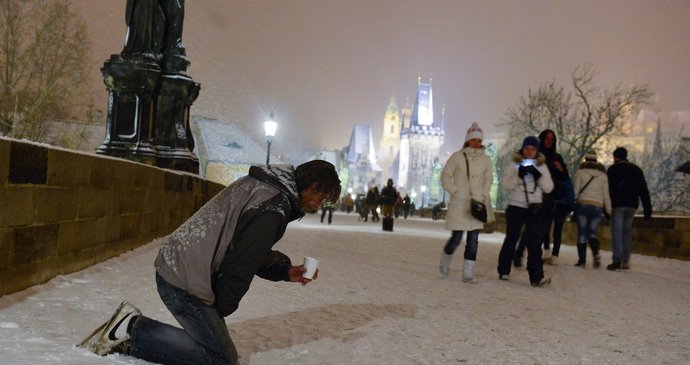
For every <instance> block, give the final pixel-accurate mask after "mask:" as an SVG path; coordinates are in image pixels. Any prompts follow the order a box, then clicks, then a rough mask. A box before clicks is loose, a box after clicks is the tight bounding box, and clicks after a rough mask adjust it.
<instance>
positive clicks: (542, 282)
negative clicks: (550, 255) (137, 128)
mask: <svg viewBox="0 0 690 365" xmlns="http://www.w3.org/2000/svg"><path fill="white" fill-rule="evenodd" d="M549 284H551V278H547V277H546V276H545V277H543V278H541V280H539V282H538V283H532V286H538V287H540V288H543V287H545V286H547V285H549Z"/></svg>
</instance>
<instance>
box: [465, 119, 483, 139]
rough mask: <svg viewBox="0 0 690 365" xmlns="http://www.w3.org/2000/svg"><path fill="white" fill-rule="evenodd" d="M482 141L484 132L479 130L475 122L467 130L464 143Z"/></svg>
mask: <svg viewBox="0 0 690 365" xmlns="http://www.w3.org/2000/svg"><path fill="white" fill-rule="evenodd" d="M474 138H477V139H484V132H483V131H482V129H481V128H479V125H478V124H477V122H474V123H472V126H471V127H470V128H469V129H467V135H466V136H465V142H467V141H469V140H470V139H474Z"/></svg>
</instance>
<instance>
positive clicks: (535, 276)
mask: <svg viewBox="0 0 690 365" xmlns="http://www.w3.org/2000/svg"><path fill="white" fill-rule="evenodd" d="M538 151H539V139H538V138H537V137H534V136H529V137H526V138H525V139H524V140H523V141H522V147H521V148H520V150H519V151H518V152H517V153H516V154H514V155H513V160H512V161H511V162H510V163H509V164H508V165H507V166H506V167H505V168H504V170H503V176H502V177H501V187H502V188H503V189H504V190H505V191H506V192H507V193H508V208H506V213H505V217H506V238H505V240H504V241H503V246H502V247H501V251H500V253H499V256H498V268H497V269H498V277H499V279H501V280H508V278H509V275H510V269H511V264H512V263H513V256H514V255H515V245H516V244H517V242H518V240H519V239H520V231H521V230H522V228H523V227H524V228H525V237H524V238H523V239H524V240H525V243H526V245H527V271H528V272H529V280H530V283H531V284H532V286H538V287H542V286H545V285H548V284H549V283H551V279H550V278H547V277H545V276H544V267H543V261H542V258H541V254H542V251H541V241H542V239H543V237H544V233H545V230H546V227H545V225H544V222H543V219H542V218H543V214H544V209H543V204H542V203H543V195H544V193H547V194H548V193H550V192H551V191H552V190H553V181H552V180H551V174H550V173H549V168H548V167H547V165H546V163H545V161H546V158H545V157H544V155H543V154H541V153H539V152H538Z"/></svg>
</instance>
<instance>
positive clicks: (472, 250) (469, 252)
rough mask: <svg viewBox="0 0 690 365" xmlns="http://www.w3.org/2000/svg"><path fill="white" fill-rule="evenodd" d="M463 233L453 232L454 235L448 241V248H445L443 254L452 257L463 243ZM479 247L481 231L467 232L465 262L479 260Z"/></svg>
mask: <svg viewBox="0 0 690 365" xmlns="http://www.w3.org/2000/svg"><path fill="white" fill-rule="evenodd" d="M462 234H463V231H453V234H452V235H451V236H450V238H449V239H448V243H446V247H444V248H443V252H444V253H445V254H446V255H452V254H453V252H455V249H456V248H458V246H459V245H460V241H462ZM478 245H479V230H478V229H476V230H474V231H467V245H465V260H472V261H476V260H477V246H478Z"/></svg>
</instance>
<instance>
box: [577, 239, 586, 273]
mask: <svg viewBox="0 0 690 365" xmlns="http://www.w3.org/2000/svg"><path fill="white" fill-rule="evenodd" d="M586 261H587V244H586V243H578V244H577V264H575V266H579V267H581V268H583V269H584V268H585V262H586Z"/></svg>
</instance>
